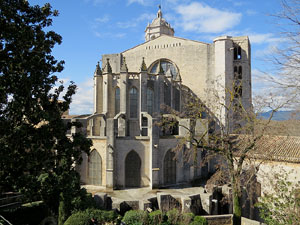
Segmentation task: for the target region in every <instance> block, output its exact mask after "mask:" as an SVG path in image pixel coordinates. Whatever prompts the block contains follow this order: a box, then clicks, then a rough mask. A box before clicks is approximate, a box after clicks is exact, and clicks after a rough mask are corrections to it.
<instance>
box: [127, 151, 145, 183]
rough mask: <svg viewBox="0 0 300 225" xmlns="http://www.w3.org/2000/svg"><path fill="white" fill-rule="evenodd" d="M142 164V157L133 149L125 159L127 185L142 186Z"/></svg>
mask: <svg viewBox="0 0 300 225" xmlns="http://www.w3.org/2000/svg"><path fill="white" fill-rule="evenodd" d="M141 165H142V161H141V158H140V157H139V155H138V154H137V153H136V151H134V150H131V151H130V152H129V153H128V154H127V156H126V159H125V187H140V186H141Z"/></svg>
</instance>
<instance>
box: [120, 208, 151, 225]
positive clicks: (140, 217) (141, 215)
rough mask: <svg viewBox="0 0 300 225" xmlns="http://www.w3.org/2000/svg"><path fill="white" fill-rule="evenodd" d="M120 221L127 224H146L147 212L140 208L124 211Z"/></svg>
mask: <svg viewBox="0 0 300 225" xmlns="http://www.w3.org/2000/svg"><path fill="white" fill-rule="evenodd" d="M122 222H124V223H125V224H128V225H144V224H148V214H147V213H146V212H144V211H142V210H130V211H128V212H126V213H125V215H124V217H123V219H122Z"/></svg>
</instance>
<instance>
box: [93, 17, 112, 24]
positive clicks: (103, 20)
mask: <svg viewBox="0 0 300 225" xmlns="http://www.w3.org/2000/svg"><path fill="white" fill-rule="evenodd" d="M108 21H109V16H108V15H104V16H103V17H97V18H95V22H96V23H107V22H108Z"/></svg>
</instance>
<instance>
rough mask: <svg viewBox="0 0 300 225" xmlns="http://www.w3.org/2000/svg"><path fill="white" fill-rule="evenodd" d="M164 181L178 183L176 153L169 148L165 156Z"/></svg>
mask: <svg viewBox="0 0 300 225" xmlns="http://www.w3.org/2000/svg"><path fill="white" fill-rule="evenodd" d="M164 183H165V184H175V183H176V159H175V153H174V152H172V151H171V150H169V151H168V152H167V153H166V155H165V158H164Z"/></svg>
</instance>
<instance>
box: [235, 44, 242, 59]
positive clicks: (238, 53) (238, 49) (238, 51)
mask: <svg viewBox="0 0 300 225" xmlns="http://www.w3.org/2000/svg"><path fill="white" fill-rule="evenodd" d="M233 59H234V60H237V59H242V48H241V46H236V47H234V52H233Z"/></svg>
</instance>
